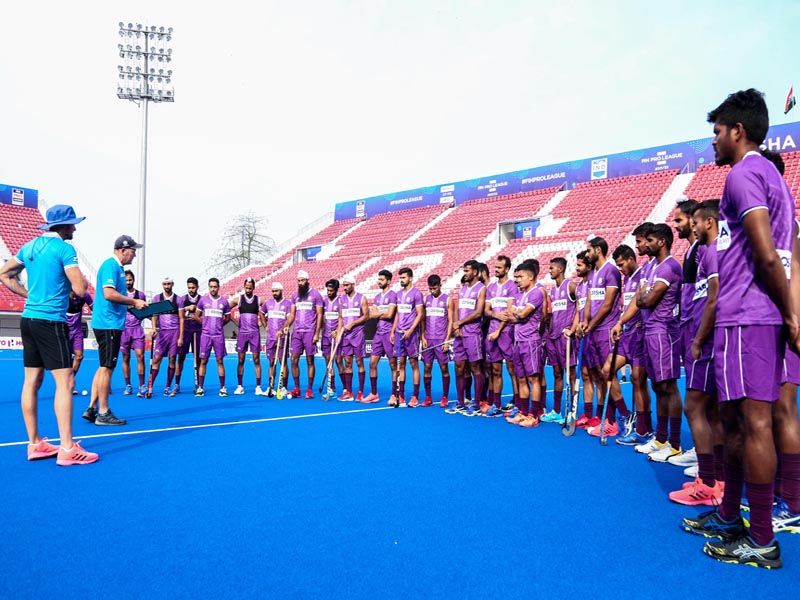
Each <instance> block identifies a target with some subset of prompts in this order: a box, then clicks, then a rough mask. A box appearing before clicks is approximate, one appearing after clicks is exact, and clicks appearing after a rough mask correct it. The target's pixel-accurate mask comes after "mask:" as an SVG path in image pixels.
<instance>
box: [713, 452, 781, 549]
mask: <svg viewBox="0 0 800 600" xmlns="http://www.w3.org/2000/svg"><path fill="white" fill-rule="evenodd" d="M724 472H725V479H724V481H725V493H724V494H723V495H722V504H720V507H719V516H720V517H722V518H723V520H725V521H732V520H733V519H735V518H736V517H738V516H739V514H740V511H741V508H740V506H741V504H742V491H743V488H744V469H743V468H742V466H741V465H732V464H730V463H729V462H725V471H724ZM771 505H772V500H770V506H771ZM770 539H772V538H770Z"/></svg>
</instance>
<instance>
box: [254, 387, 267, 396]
mask: <svg viewBox="0 0 800 600" xmlns="http://www.w3.org/2000/svg"><path fill="white" fill-rule="evenodd" d="M265 395H266V394H264V390H262V389H261V386H260V385H257V386H256V396H265Z"/></svg>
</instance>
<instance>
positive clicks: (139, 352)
mask: <svg viewBox="0 0 800 600" xmlns="http://www.w3.org/2000/svg"><path fill="white" fill-rule="evenodd" d="M135 281H136V278H135V276H134V275H133V271H131V270H130V269H126V270H125V285H126V286H127V289H126V292H125V293H126V295H127V296H128V298H134V299H136V300H144V299H145V295H144V292H141V291H139V290H137V289H135V288H134V283H135ZM131 349H133V352H134V354H135V355H136V372H137V374H138V375H139V391H138V392H137V393H136V395H137V396H139V398H144V397H146V396H147V386H146V385H145V383H144V328H142V322H141V321H140V320H139V319H137V318H136V317H134V316H133V313H131V312H130V311H129V312H128V313H127V314H126V315H125V328H124V329H123V330H122V336H121V337H120V342H119V350H120V352H121V353H122V376H123V377H124V378H125V391H124V392H122V393H123V394H125V395H126V396H129V395H131V394H132V393H133V386H132V385H131Z"/></svg>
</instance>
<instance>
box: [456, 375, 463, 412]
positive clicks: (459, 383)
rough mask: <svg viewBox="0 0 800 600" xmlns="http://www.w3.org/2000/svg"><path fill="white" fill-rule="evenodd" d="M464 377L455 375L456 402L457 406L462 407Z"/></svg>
mask: <svg viewBox="0 0 800 600" xmlns="http://www.w3.org/2000/svg"><path fill="white" fill-rule="evenodd" d="M464 385H465V381H464V376H463V375H456V399H457V400H458V405H459V406H464V397H465V392H464Z"/></svg>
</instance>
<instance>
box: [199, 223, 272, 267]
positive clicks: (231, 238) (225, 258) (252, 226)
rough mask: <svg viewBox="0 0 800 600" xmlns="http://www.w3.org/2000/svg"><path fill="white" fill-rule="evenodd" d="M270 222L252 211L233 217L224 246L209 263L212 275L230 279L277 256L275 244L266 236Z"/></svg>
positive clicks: (224, 235) (221, 246)
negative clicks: (253, 265)
mask: <svg viewBox="0 0 800 600" xmlns="http://www.w3.org/2000/svg"><path fill="white" fill-rule="evenodd" d="M268 224H269V220H268V219H267V218H266V217H265V216H261V215H256V214H255V213H254V212H252V211H250V212H247V213H244V214H238V215H234V216H233V217H231V219H230V220H229V221H228V222H227V223H226V225H225V229H224V231H223V233H222V237H221V245H220V247H219V250H217V251H216V252H215V253H214V255H213V256H212V257H211V260H209V262H208V265H207V267H208V270H209V272H214V273H215V275H216V276H218V277H227V276H228V275H232V274H233V273H235V272H236V271H238V270H240V269H243V268H245V267H247V266H249V265H252V264H256V265H257V264H263V263H266V262H267V261H268V260H269V258H270V256H272V255H273V254H274V253H275V240H274V239H272V238H271V237H270V236H268V235H267V234H266V230H267V225H268Z"/></svg>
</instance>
